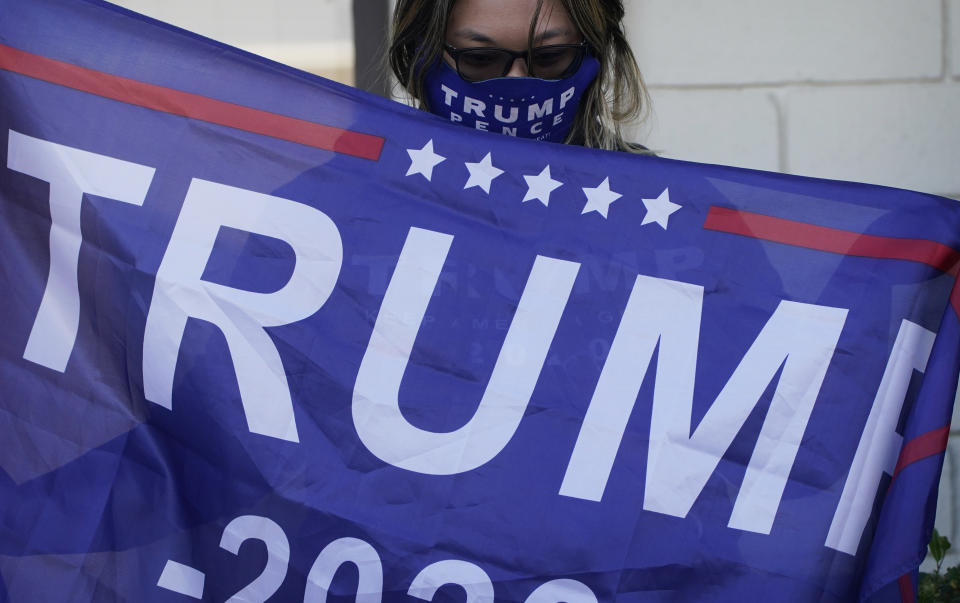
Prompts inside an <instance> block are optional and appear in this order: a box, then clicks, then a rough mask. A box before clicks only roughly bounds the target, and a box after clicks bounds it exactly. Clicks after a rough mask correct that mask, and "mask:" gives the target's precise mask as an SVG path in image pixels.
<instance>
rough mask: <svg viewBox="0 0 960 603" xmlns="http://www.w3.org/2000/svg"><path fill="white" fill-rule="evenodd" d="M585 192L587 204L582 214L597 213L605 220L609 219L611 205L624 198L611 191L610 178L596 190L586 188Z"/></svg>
mask: <svg viewBox="0 0 960 603" xmlns="http://www.w3.org/2000/svg"><path fill="white" fill-rule="evenodd" d="M583 192H584V194H585V195H586V196H587V204H586V205H585V206H584V208H583V211H582V212H580V213H581V214H587V213H590V212H592V211H595V212H597V213H598V214H600V215H601V216H603V217H604V218H606V217H607V210H609V209H610V204H611V203H613V202H614V201H616V200H617V199H619V198H620V197H622V196H623V195H621V194H620V193H617V192H614V191H612V190H610V179H609V178H604V179H603V182H601V183H600V186H598V187H596V188H588V187H584V188H583Z"/></svg>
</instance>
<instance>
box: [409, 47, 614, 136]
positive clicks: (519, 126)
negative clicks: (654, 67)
mask: <svg viewBox="0 0 960 603" xmlns="http://www.w3.org/2000/svg"><path fill="white" fill-rule="evenodd" d="M598 73H600V62H599V61H597V59H595V58H594V57H592V56H590V55H589V54H587V55H586V56H585V57H584V58H583V62H582V63H581V65H580V68H579V69H578V70H577V71H576V72H575V73H574V74H573V75H571V76H570V77H567V78H565V79H562V80H541V79H538V78H534V77H500V78H496V79H492V80H486V81H483V82H468V81H466V80H464V79H463V78H461V77H460V75H459V74H458V73H457V72H456V70H455V69H454V68H452V67H450V66H449V65H448V64H447V63H446V61H440V62H439V64H438V65H437V66H436V67H434V68H433V69H431V70H430V71H429V72H428V73H427V75H426V77H425V78H424V82H423V83H424V90H425V93H426V96H427V103H429V106H430V111H431V113H435V114H437V115H439V116H441V117H443V118H446V119H449V120H450V121H452V122H454V123H459V124H462V125H464V126H469V127H471V128H476V129H477V130H485V131H488V132H498V133H500V134H508V135H510V136H516V137H518V138H534V139H536V140H547V141H550V142H563V141H564V139H566V137H567V134H569V133H570V128H571V126H573V122H574V119H575V118H576V116H577V106H578V105H579V103H580V97H581V96H583V93H584V91H585V90H586V89H587V87H588V86H589V85H590V83H591V82H593V80H594V79H596V77H597V74H598Z"/></svg>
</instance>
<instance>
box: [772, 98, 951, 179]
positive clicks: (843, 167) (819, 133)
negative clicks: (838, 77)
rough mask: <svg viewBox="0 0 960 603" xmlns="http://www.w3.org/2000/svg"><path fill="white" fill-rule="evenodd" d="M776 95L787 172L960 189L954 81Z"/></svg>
mask: <svg viewBox="0 0 960 603" xmlns="http://www.w3.org/2000/svg"><path fill="white" fill-rule="evenodd" d="M784 96H785V98H786V111H785V113H786V115H787V118H786V128H785V130H784V135H785V137H786V140H787V141H788V145H787V158H786V162H785V167H786V169H788V170H789V171H791V172H795V173H799V174H806V175H810V176H819V177H823V178H833V179H843V180H856V181H863V182H875V183H878V184H889V185H892V186H899V187H902V188H909V189H914V190H924V191H929V192H933V193H940V194H950V193H953V192H956V191H960V84H956V83H955V84H952V85H951V84H942V83H936V84H912V85H900V84H890V85H880V86H856V85H850V86H843V87H826V88H802V89H798V90H790V91H788V92H787V93H786V94H785V95H784Z"/></svg>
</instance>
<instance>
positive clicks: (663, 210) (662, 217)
mask: <svg viewBox="0 0 960 603" xmlns="http://www.w3.org/2000/svg"><path fill="white" fill-rule="evenodd" d="M669 191H670V189H668V188H665V189H663V192H662V193H660V196H659V197H657V198H656V199H643V205H644V206H645V207H646V208H647V215H645V216H644V217H643V223H641V224H640V226H643V225H644V224H650V223H651V222H656V223H657V224H659V225H660V226H661V228H663V229H664V230H666V229H667V220H668V219H669V218H670V216H671V215H672V214H673V212H675V211H677V210H678V209H680V208H681V207H683V206H682V205H677V204H676V203H672V202H671V201H670V192H669Z"/></svg>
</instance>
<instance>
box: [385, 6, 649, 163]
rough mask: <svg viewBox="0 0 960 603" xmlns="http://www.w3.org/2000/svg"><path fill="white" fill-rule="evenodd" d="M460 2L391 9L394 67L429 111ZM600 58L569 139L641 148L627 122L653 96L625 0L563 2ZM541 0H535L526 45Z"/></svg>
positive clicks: (599, 145) (600, 145)
mask: <svg viewBox="0 0 960 603" xmlns="http://www.w3.org/2000/svg"><path fill="white" fill-rule="evenodd" d="M455 1H456V0H397V5H396V9H395V10H394V13H393V39H392V40H391V43H390V51H389V58H390V68H391V69H392V70H393V73H394V75H396V77H397V80H398V81H399V82H400V85H401V86H403V87H404V88H405V89H406V90H407V92H408V93H409V94H410V95H411V96H412V97H413V98H414V99H415V100H416V101H417V102H418V103H419V106H420V107H421V108H422V109H425V110H426V109H429V107H428V106H427V101H426V95H425V94H424V89H423V81H424V77H425V76H426V73H427V71H428V70H429V69H431V68H432V66H433V65H435V64H436V62H437V61H438V60H440V59H441V54H442V52H443V43H444V39H445V36H446V29H447V20H448V18H449V16H450V11H451V10H452V9H453V4H454V2H455ZM559 1H560V2H562V4H563V6H564V7H565V8H566V9H567V12H568V13H569V14H570V18H571V19H572V20H573V23H574V25H576V27H577V29H578V30H579V31H580V33H581V34H582V35H583V37H584V40H586V42H587V43H588V44H589V45H590V48H591V49H592V53H593V54H594V56H595V57H596V58H597V60H598V61H599V62H600V74H599V75H598V76H597V79H596V80H595V81H594V83H593V84H591V86H590V88H588V89H587V91H586V92H585V93H584V95H583V98H582V100H581V101H580V106H579V110H578V112H577V117H576V120H575V121H574V124H573V127H572V128H571V131H570V134H569V136H568V137H567V142H577V143H578V144H583V145H584V146H588V147H593V148H598V149H608V150H617V151H631V152H643V151H640V150H638V147H637V146H636V145H631V144H630V143H628V142H626V141H625V140H624V139H623V133H622V131H621V128H622V126H623V125H624V124H626V123H628V122H632V121H635V120H638V119H640V118H641V117H643V116H644V114H645V112H646V109H647V107H648V105H649V95H648V94H647V90H646V88H645V86H644V85H643V78H642V77H641V75H640V69H639V67H637V61H636V59H634V57H633V52H632V51H631V50H630V44H629V43H628V42H627V38H626V36H625V35H624V32H623V16H624V9H623V0H559ZM542 8H543V0H537V6H536V10H535V11H534V14H533V18H532V20H531V22H530V34H529V38H528V43H527V44H528V46H529V47H532V46H533V37H534V34H535V31H534V28H535V27H536V24H537V21H538V20H539V16H540V12H541V9H542Z"/></svg>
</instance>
